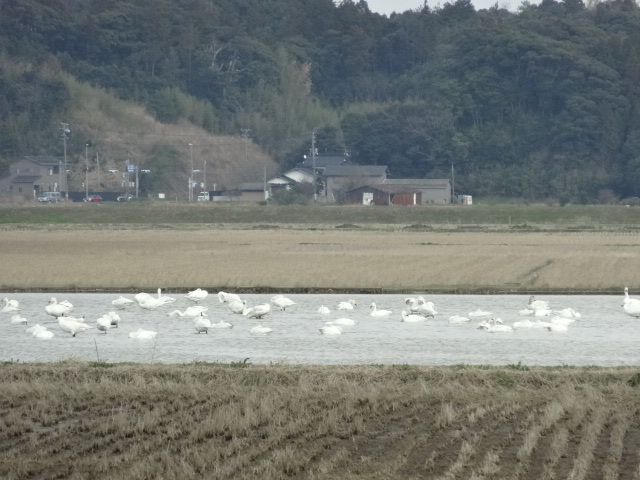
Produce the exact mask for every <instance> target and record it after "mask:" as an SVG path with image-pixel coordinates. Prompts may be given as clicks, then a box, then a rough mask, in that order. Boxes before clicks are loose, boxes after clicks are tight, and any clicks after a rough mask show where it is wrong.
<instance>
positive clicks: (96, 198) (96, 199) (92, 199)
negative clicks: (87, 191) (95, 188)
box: [84, 195, 102, 202]
mask: <svg viewBox="0 0 640 480" xmlns="http://www.w3.org/2000/svg"><path fill="white" fill-rule="evenodd" d="M84 201H85V202H101V201H102V197H101V196H100V195H89V196H88V197H86V198H85V199H84Z"/></svg>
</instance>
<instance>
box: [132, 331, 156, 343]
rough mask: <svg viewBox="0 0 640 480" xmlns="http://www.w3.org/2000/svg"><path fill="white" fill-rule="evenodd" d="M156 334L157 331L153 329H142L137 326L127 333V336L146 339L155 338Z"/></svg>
mask: <svg viewBox="0 0 640 480" xmlns="http://www.w3.org/2000/svg"><path fill="white" fill-rule="evenodd" d="M156 335H158V332H154V331H153V330H143V329H142V328H139V329H138V330H136V331H134V332H130V333H129V338H139V339H141V340H146V339H150V338H155V337H156Z"/></svg>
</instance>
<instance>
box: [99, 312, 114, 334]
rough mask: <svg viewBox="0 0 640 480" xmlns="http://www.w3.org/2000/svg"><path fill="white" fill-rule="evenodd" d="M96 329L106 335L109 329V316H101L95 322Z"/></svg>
mask: <svg viewBox="0 0 640 480" xmlns="http://www.w3.org/2000/svg"><path fill="white" fill-rule="evenodd" d="M96 328H97V329H98V330H100V331H101V332H104V333H107V330H109V329H110V328H111V317H110V316H109V315H106V314H105V315H103V316H101V317H100V318H99V319H98V320H96Z"/></svg>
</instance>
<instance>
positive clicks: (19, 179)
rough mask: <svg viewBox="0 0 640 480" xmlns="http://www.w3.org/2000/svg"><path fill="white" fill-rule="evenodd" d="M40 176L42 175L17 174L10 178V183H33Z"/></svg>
mask: <svg viewBox="0 0 640 480" xmlns="http://www.w3.org/2000/svg"><path fill="white" fill-rule="evenodd" d="M40 178H42V175H18V176H16V177H14V178H13V180H11V183H34V182H37V181H38V180H40Z"/></svg>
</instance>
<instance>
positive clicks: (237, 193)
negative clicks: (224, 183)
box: [224, 182, 268, 202]
mask: <svg viewBox="0 0 640 480" xmlns="http://www.w3.org/2000/svg"><path fill="white" fill-rule="evenodd" d="M267 193H268V192H266V191H265V183H264V182H246V183H241V184H240V185H238V187H237V188H236V189H234V190H229V191H227V192H225V195H224V196H226V197H228V198H229V200H231V201H239V202H263V201H265V200H266V197H267Z"/></svg>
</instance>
